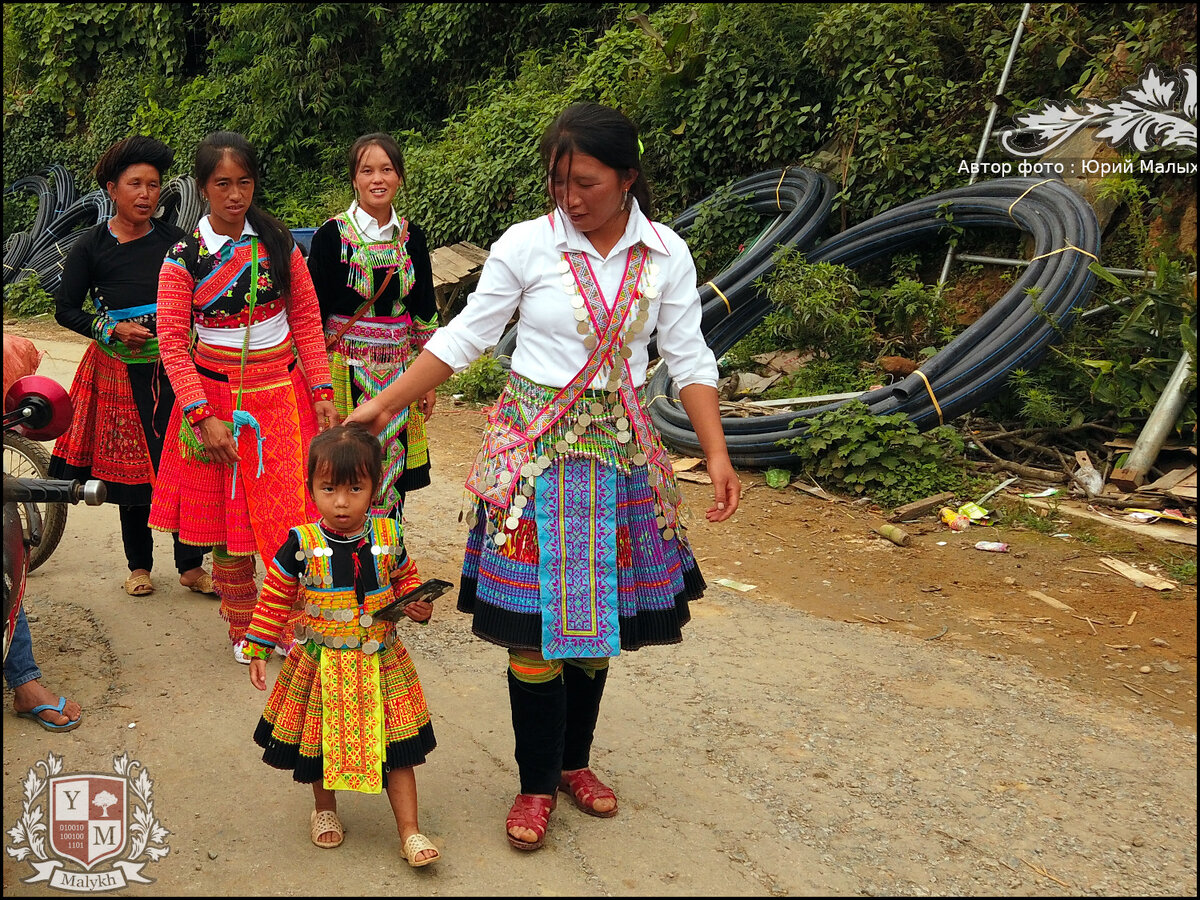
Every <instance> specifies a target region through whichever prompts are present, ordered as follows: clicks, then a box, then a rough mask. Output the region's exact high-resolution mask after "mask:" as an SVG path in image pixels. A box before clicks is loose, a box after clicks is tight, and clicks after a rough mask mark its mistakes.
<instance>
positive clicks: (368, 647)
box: [362, 641, 379, 653]
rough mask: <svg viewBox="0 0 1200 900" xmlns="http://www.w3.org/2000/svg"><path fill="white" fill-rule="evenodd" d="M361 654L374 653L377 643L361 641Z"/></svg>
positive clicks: (377, 647)
mask: <svg viewBox="0 0 1200 900" xmlns="http://www.w3.org/2000/svg"><path fill="white" fill-rule="evenodd" d="M362 649H363V653H375V652H376V651H377V650H378V649H379V641H363V645H362Z"/></svg>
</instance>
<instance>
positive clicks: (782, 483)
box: [766, 469, 792, 488]
mask: <svg viewBox="0 0 1200 900" xmlns="http://www.w3.org/2000/svg"><path fill="white" fill-rule="evenodd" d="M766 478H767V487H772V488H785V487H787V486H788V485H789V484H790V483H791V481H792V473H791V472H789V471H788V470H787V469H767V475H766Z"/></svg>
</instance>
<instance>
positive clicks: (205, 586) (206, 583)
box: [179, 572, 217, 594]
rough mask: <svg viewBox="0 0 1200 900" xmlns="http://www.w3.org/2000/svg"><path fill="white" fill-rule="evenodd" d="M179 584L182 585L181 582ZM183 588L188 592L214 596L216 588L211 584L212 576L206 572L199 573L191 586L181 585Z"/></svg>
mask: <svg viewBox="0 0 1200 900" xmlns="http://www.w3.org/2000/svg"><path fill="white" fill-rule="evenodd" d="M179 583H180V584H183V582H182V581H181V582H179ZM183 586H184V587H185V588H187V589H188V590H189V591H195V592H196V593H197V594H215V593H216V592H217V588H216V586H215V585H214V584H213V580H212V576H211V575H209V574H208V573H207V572H201V573H200V575H199V577H197V578H196V580H195V581H193V582H192V583H191V584H183Z"/></svg>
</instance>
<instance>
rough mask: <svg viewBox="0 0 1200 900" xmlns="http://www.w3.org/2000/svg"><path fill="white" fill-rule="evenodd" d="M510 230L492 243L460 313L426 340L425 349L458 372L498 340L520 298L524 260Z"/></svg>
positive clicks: (522, 287) (523, 287)
mask: <svg viewBox="0 0 1200 900" xmlns="http://www.w3.org/2000/svg"><path fill="white" fill-rule="evenodd" d="M522 257H523V254H522V253H521V248H520V247H519V246H518V242H517V241H516V240H515V239H514V237H513V233H512V230H511V229H510V230H509V231H507V232H505V233H504V234H503V235H501V236H500V238H499V239H498V240H497V241H496V242H495V243H494V244H493V245H492V248H491V250H490V251H489V254H488V258H487V262H485V263H484V264H483V271H482V272H481V273H480V275H479V282H478V283H477V284H476V286H475V290H474V291H473V292H472V293H471V295H470V296H469V297H468V298H467V304H466V306H465V307H464V308H463V310H462V312H460V313H459V314H458V315H456V316H455V317H454V318H453V319H451V320H450V321H449V322H448V323H447V324H445V325H443V326H442V327H441V328H439V329H438V330H437V332H436V333H435V334H434V335H433V336H432V337H431V338H430V339H429V340H428V342H426V344H425V349H426V350H428V351H429V352H430V353H432V354H433V355H434V356H436V357H437V358H438V359H440V360H441V361H442V362H444V363H445V364H446V365H448V366H450V368H451V369H453V370H454V371H455V372H461V371H462V370H463V369H465V368H466V367H467V366H469V365H470V364H471V363H472V362H474V361H475V360H476V359H478V358H479V357H480V356H482V355H483V354H484V353H485V352H487V351H488V350H489V349H491V348H492V347H494V346H496V342H497V341H498V340H500V337H501V335H503V334H504V329H505V327H506V326H507V325H508V323H509V321H510V320H511V319H512V316H513V313H514V312H515V311H516V309H517V305H518V304H519V303H520V301H521V295H522V293H523V292H524V289H525V285H524V282H523V281H522V278H521V276H520V274H519V273H520V272H521V271H522V267H523V266H524V263H525V260H524V259H523V258H522Z"/></svg>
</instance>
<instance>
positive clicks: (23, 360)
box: [4, 332, 44, 397]
mask: <svg viewBox="0 0 1200 900" xmlns="http://www.w3.org/2000/svg"><path fill="white" fill-rule="evenodd" d="M43 355H44V354H43V353H42V351H41V350H39V349H38V348H37V347H35V346H34V345H33V341H31V340H29V338H24V337H20V336H19V335H15V334H8V333H7V332H5V334H4V396H5V397H7V396H8V389H9V388H10V387H12V385H13V382H14V381H16V380H17V379H18V378H24V377H25V376H26V375H33V374H34V373H36V372H37V370H38V366H39V365H41V363H42V356H43Z"/></svg>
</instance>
